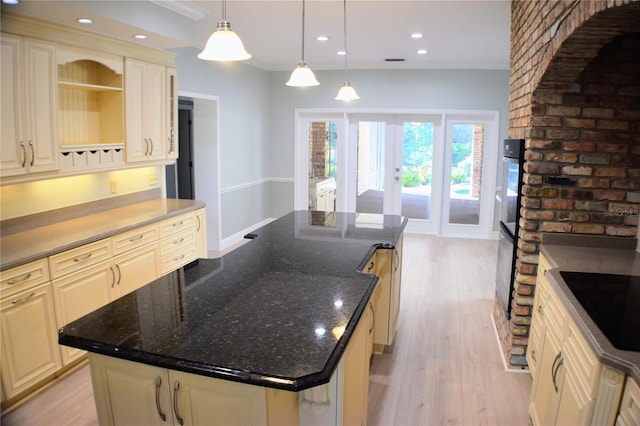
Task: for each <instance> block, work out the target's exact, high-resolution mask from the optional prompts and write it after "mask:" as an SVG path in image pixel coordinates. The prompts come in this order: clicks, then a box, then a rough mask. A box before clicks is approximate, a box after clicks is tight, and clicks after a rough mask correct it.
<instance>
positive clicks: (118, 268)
mask: <svg viewBox="0 0 640 426" xmlns="http://www.w3.org/2000/svg"><path fill="white" fill-rule="evenodd" d="M116 269H117V270H118V282H117V284H118V285H120V280H122V271H121V270H120V265H116Z"/></svg>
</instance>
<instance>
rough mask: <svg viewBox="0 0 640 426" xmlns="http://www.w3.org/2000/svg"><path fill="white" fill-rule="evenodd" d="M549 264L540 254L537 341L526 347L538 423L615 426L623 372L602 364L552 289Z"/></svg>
mask: <svg viewBox="0 0 640 426" xmlns="http://www.w3.org/2000/svg"><path fill="white" fill-rule="evenodd" d="M549 268H550V266H549V262H548V261H547V259H546V258H545V257H544V255H542V254H541V255H540V261H539V266H538V275H537V281H536V295H535V298H534V313H533V317H532V324H531V327H532V333H535V338H534V339H533V340H532V341H531V344H530V345H529V347H528V348H527V359H528V360H530V361H532V365H533V369H532V370H531V373H532V376H533V384H532V388H531V397H530V401H529V414H530V416H531V420H532V422H533V424H534V425H554V424H558V425H565V424H576V425H577V424H598V425H608V424H613V423H614V421H615V417H616V414H617V407H618V401H619V400H620V395H621V392H622V386H623V383H624V377H625V375H624V373H622V372H621V371H619V370H616V369H615V368H611V367H608V366H605V365H603V364H602V363H601V362H600V361H599V360H598V358H597V357H596V355H595V353H594V352H593V350H592V349H591V347H590V345H589V343H588V342H587V340H586V338H585V337H584V335H583V334H582V332H581V331H580V329H579V328H578V326H577V325H576V323H575V322H574V321H573V319H572V318H571V316H570V315H569V313H568V311H567V309H566V307H565V306H564V304H563V302H562V301H561V299H560V297H559V296H558V294H557V293H556V292H555V290H554V289H553V288H552V287H551V285H550V283H549V281H548V279H547V277H546V275H545V274H546V272H547V270H548V269H549Z"/></svg>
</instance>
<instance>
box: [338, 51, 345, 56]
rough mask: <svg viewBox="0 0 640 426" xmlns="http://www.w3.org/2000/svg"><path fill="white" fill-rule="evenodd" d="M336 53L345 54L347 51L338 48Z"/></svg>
mask: <svg viewBox="0 0 640 426" xmlns="http://www.w3.org/2000/svg"><path fill="white" fill-rule="evenodd" d="M336 53H337V54H338V55H340V56H344V55H346V54H347V52H345V51H344V50H338V51H337V52H336Z"/></svg>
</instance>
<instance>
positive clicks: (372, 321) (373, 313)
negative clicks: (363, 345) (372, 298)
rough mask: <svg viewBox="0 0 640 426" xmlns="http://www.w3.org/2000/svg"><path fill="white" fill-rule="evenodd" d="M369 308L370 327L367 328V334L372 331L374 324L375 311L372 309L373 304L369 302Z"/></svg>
mask: <svg viewBox="0 0 640 426" xmlns="http://www.w3.org/2000/svg"><path fill="white" fill-rule="evenodd" d="M369 309H371V315H372V318H371V328H370V329H369V334H371V333H372V332H373V327H374V326H375V325H376V311H375V310H374V309H373V304H372V303H371V302H369Z"/></svg>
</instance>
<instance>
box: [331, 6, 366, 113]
mask: <svg viewBox="0 0 640 426" xmlns="http://www.w3.org/2000/svg"><path fill="white" fill-rule="evenodd" d="M342 4H343V6H344V84H343V85H342V87H341V88H340V91H339V92H338V95H337V96H336V97H335V99H336V100H337V101H346V102H349V101H353V100H356V99H360V96H358V94H357V93H356V89H354V88H353V87H351V85H350V84H349V75H348V69H349V66H348V63H347V56H349V51H348V50H347V0H343V1H342Z"/></svg>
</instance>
